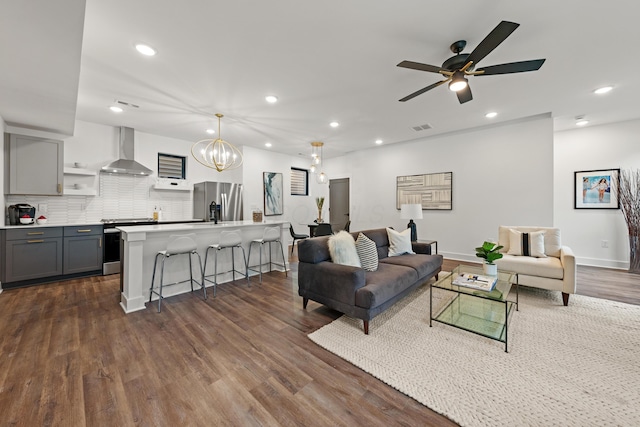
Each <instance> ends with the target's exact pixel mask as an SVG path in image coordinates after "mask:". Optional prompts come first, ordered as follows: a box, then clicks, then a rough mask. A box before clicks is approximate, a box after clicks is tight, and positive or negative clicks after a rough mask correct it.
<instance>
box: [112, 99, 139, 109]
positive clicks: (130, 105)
mask: <svg viewBox="0 0 640 427" xmlns="http://www.w3.org/2000/svg"><path fill="white" fill-rule="evenodd" d="M116 104H120V105H124V106H125V107H131V108H140V106H139V105H136V104H132V103H130V102H124V101H120V100H119V99H116Z"/></svg>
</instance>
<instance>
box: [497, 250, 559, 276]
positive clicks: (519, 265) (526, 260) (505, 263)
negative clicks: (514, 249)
mask: <svg viewBox="0 0 640 427" xmlns="http://www.w3.org/2000/svg"><path fill="white" fill-rule="evenodd" d="M495 263H496V264H497V265H498V269H500V270H506V271H513V272H514V273H520V274H526V275H529V276H539V277H548V278H550V279H562V277H563V274H564V273H563V269H562V263H561V262H560V258H556V257H547V258H533V257H523V256H515V255H508V254H505V255H504V256H503V257H502V258H501V259H499V260H497V261H495Z"/></svg>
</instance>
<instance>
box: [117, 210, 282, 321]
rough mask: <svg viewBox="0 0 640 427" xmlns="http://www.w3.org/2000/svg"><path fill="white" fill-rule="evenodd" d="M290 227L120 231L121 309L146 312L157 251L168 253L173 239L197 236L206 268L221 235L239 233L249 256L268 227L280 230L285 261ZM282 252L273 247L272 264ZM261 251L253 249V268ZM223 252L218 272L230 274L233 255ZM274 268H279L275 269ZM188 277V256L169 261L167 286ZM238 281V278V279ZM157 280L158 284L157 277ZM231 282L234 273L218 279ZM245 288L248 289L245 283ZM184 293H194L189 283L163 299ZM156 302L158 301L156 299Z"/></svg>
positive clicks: (242, 224) (233, 224) (236, 224)
mask: <svg viewBox="0 0 640 427" xmlns="http://www.w3.org/2000/svg"><path fill="white" fill-rule="evenodd" d="M287 224H288V222H286V221H265V222H253V221H226V222H221V223H218V224H214V223H212V222H205V223H195V224H157V225H140V226H130V227H118V229H119V230H120V231H121V236H122V243H123V249H124V251H123V253H122V259H121V261H122V273H121V275H122V276H121V278H120V280H121V281H122V292H121V295H120V306H121V307H122V309H123V310H124V312H125V313H131V312H134V311H138V310H144V309H145V303H146V302H148V301H149V287H150V286H151V277H152V274H153V263H154V260H155V257H156V254H157V253H158V251H161V250H164V249H166V246H167V242H168V241H169V238H170V236H172V235H175V234H192V233H193V234H195V235H196V242H197V245H198V253H199V254H200V257H201V258H202V263H203V265H204V258H205V253H206V250H207V248H208V247H209V245H211V244H214V243H218V242H219V240H220V234H221V233H222V231H225V230H229V231H231V230H233V231H239V232H240V233H241V234H242V246H243V247H244V249H245V251H246V253H247V256H248V255H249V245H250V243H251V241H252V240H253V239H258V238H262V234H263V233H264V229H265V228H266V227H276V226H277V227H279V228H280V234H281V237H280V239H281V241H282V242H283V249H284V252H285V257H286V253H287V248H285V247H284V245H286V242H287V240H286V236H288V233H289V229H288V228H285V225H287ZM279 249H280V248H278V247H277V245H273V260H274V261H276V262H280V259H281V257H282V254H281V253H280V250H279ZM258 250H259V247H258V245H254V248H253V251H254V254H253V255H252V259H251V263H250V264H249V266H250V267H251V266H252V265H253V266H256V265H257V264H258V262H259V261H258V259H259V257H258V253H257V251H258ZM224 252H225V253H223V254H222V253H221V254H220V258H219V259H218V271H227V270H230V268H231V258H230V251H224ZM226 252H229V253H226ZM236 256H237V255H236ZM265 259H266V260H268V259H269V258H268V255H267V256H266V257H265V256H264V255H263V262H264V260H265ZM241 263H242V261H240V264H236V267H238V266H241V265H242V264H241ZM211 264H212V261H211ZM211 264H210V265H211ZM285 265H286V266H287V269H288V265H289V263H288V259H285ZM197 268H198V262H197V260H196V259H195V257H194V270H196V269H197ZM274 268H277V267H275V266H274ZM212 271H213V269H212V268H209V267H208V268H207V274H211V272H212ZM251 274H257V273H256V272H251V271H250V275H251ZM188 277H189V261H188V258H187V257H186V256H185V257H175V258H172V259H170V260H168V261H167V263H166V265H165V274H164V281H165V283H174V282H177V281H180V280H184V279H185V278H188ZM236 278H238V276H237V275H236ZM156 280H158V276H157V275H156ZM230 280H232V279H231V273H228V274H226V275H221V276H219V277H218V282H226V281H230ZM255 283H256V284H257V283H258V282H257V281H256V282H255ZM207 286H212V284H211V283H209V282H207ZM242 286H246V282H245V284H243V285H242ZM185 292H191V286H190V284H189V283H181V284H178V285H174V286H169V287H166V288H164V290H163V296H164V297H170V296H172V295H178V294H182V293H185ZM199 296H200V297H201V296H202V294H201V293H199ZM211 297H212V295H211ZM154 299H156V298H155V296H154Z"/></svg>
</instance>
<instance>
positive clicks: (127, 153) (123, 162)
mask: <svg viewBox="0 0 640 427" xmlns="http://www.w3.org/2000/svg"><path fill="white" fill-rule="evenodd" d="M134 145H135V141H134V130H133V128H128V127H124V126H122V127H120V141H119V147H120V158H119V159H118V160H116V161H115V162H111V163H109V164H108V165H106V166H103V167H102V172H105V173H115V174H124V175H151V174H152V173H153V171H152V170H151V169H149V168H147V167H146V166H143V165H141V164H140V163H138V162H136V161H135V160H133V155H134Z"/></svg>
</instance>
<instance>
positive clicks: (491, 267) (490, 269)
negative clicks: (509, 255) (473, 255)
mask: <svg viewBox="0 0 640 427" xmlns="http://www.w3.org/2000/svg"><path fill="white" fill-rule="evenodd" d="M482 268H483V270H484V274H486V275H487V276H497V275H498V265H497V264H487V263H486V262H485V263H484V264H483V265H482Z"/></svg>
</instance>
